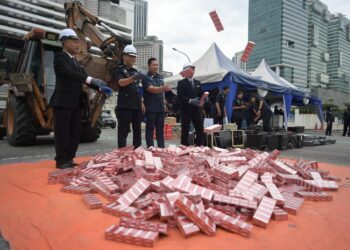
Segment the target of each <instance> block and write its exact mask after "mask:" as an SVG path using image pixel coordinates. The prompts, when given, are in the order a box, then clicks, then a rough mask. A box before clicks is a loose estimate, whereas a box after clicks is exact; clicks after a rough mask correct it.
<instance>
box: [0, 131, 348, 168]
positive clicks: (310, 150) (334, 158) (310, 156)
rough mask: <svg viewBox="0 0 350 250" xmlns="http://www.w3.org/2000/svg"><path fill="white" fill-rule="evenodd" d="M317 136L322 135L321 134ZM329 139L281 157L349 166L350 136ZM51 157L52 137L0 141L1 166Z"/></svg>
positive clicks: (86, 149)
mask: <svg viewBox="0 0 350 250" xmlns="http://www.w3.org/2000/svg"><path fill="white" fill-rule="evenodd" d="M116 133H117V130H116V129H104V130H103V132H102V135H101V138H100V139H99V140H98V141H97V142H95V143H83V144H80V146H79V150H78V154H77V155H78V156H85V155H94V154H97V153H101V152H107V151H110V150H112V149H114V148H115V147H116V145H117V142H116V138H117V136H116ZM309 133H314V132H309ZM318 134H320V135H321V133H318ZM143 138H144V137H143ZM332 138H334V139H336V140H337V143H336V144H335V145H325V146H316V147H304V148H301V149H292V150H286V151H283V152H282V155H283V156H286V157H291V158H304V159H307V160H316V161H319V162H326V163H331V164H337V165H344V166H350V137H342V136H340V134H337V133H334V136H333V137H332ZM128 139H129V142H128V143H129V144H130V143H131V139H132V136H131V135H129V138H128ZM169 143H176V142H171V141H170V142H169V141H167V144H169ZM53 158H54V141H53V137H52V136H46V137H39V138H38V140H37V143H36V145H34V146H30V147H11V146H9V145H8V143H7V141H6V140H0V165H3V164H11V163H17V162H35V161H38V160H46V159H53Z"/></svg>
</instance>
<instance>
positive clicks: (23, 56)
mask: <svg viewBox="0 0 350 250" xmlns="http://www.w3.org/2000/svg"><path fill="white" fill-rule="evenodd" d="M64 7H65V10H66V23H67V27H68V28H71V29H74V30H75V31H76V33H77V34H78V36H79V38H80V53H79V54H78V55H77V59H78V61H79V63H80V64H81V65H83V66H84V68H85V70H86V71H87V73H88V75H89V76H92V77H96V78H100V79H103V80H105V81H106V82H108V83H109V85H110V87H112V88H113V89H115V90H117V89H118V86H115V84H113V82H112V75H113V72H114V71H115V69H116V67H117V64H118V63H120V60H121V57H122V51H123V49H124V46H125V45H127V44H130V43H131V39H130V37H128V36H125V34H124V35H123V34H122V33H120V34H119V33H118V31H116V30H113V29H111V28H110V27H109V26H108V25H107V24H105V23H104V22H103V21H101V20H100V19H99V18H98V17H97V16H94V15H92V14H91V13H89V12H88V11H87V10H85V9H84V7H83V6H82V4H81V3H79V2H78V1H74V2H66V3H65V4H64ZM97 25H98V26H100V27H102V28H103V29H104V30H105V31H107V32H108V33H109V34H111V35H110V36H109V37H106V35H105V34H104V33H102V32H101V30H100V28H97V27H96V26H97ZM3 37H4V36H3V35H0V42H1V41H2V40H1V39H3ZM19 40H21V39H19ZM87 40H90V42H91V44H92V45H93V46H95V47H97V48H99V50H100V55H99V56H98V55H95V54H91V53H90V51H89V46H88V41H87ZM4 41H5V40H4ZM18 43H22V44H21V45H18V48H17V50H16V52H17V57H15V60H11V58H10V57H9V56H6V55H5V56H3V54H4V53H2V54H0V56H1V57H0V64H1V63H2V64H4V65H5V66H4V67H5V68H4V69H3V70H0V86H1V84H8V86H9V88H8V94H7V100H6V108H5V110H4V111H3V112H0V124H2V126H1V125H0V128H2V129H0V138H2V135H3V134H4V133H1V131H3V130H4V129H6V137H7V140H8V142H9V143H10V145H13V146H24V145H31V144H33V143H34V142H35V140H36V136H37V135H46V134H49V133H50V132H52V131H53V112H52V108H50V107H49V106H48V104H49V101H50V99H51V96H52V94H53V91H54V89H55V73H54V68H53V58H54V55H55V53H57V52H58V51H60V50H61V49H62V48H61V43H60V42H59V41H58V34H55V33H51V32H45V31H44V30H42V29H33V30H32V31H31V32H29V33H28V34H27V35H26V36H25V37H24V39H22V40H21V42H18ZM4 44H5V45H4V46H5V48H4V49H2V50H3V51H9V50H11V51H12V50H13V48H12V49H11V48H9V47H7V45H10V44H12V43H7V42H4ZM20 47H21V48H20ZM0 49H1V47H0ZM0 53H1V50H0ZM14 65H16V66H14ZM2 71H3V72H2ZM2 77H3V78H2ZM83 93H84V98H83V114H82V115H83V121H82V122H83V123H82V131H81V135H80V141H81V142H94V141H96V140H97V139H98V138H99V136H100V134H101V128H102V120H101V112H102V108H103V105H104V103H105V100H106V96H105V95H104V94H100V93H98V92H96V91H94V90H91V89H89V88H88V87H86V86H83ZM0 111H1V110H0Z"/></svg>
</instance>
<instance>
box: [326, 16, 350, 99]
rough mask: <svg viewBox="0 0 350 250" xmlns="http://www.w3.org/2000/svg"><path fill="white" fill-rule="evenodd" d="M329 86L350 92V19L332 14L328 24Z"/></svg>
mask: <svg viewBox="0 0 350 250" xmlns="http://www.w3.org/2000/svg"><path fill="white" fill-rule="evenodd" d="M328 52H329V54H330V58H329V63H328V73H329V78H330V79H329V87H330V88H331V89H334V90H336V91H339V92H345V93H350V20H349V19H348V18H346V17H345V16H343V15H341V14H337V15H332V16H331V20H330V22H329V26H328Z"/></svg>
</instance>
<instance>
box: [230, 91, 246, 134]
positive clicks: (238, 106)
mask: <svg viewBox="0 0 350 250" xmlns="http://www.w3.org/2000/svg"><path fill="white" fill-rule="evenodd" d="M243 95H244V93H243V91H238V93H237V97H236V100H235V102H234V104H233V116H232V123H236V125H237V128H238V129H241V128H242V121H243V118H244V111H245V110H246V109H247V106H245V104H244V102H243Z"/></svg>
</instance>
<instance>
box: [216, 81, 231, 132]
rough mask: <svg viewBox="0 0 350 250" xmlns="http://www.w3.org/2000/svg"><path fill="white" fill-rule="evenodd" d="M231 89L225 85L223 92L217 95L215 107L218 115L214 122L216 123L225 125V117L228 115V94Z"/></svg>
mask: <svg viewBox="0 0 350 250" xmlns="http://www.w3.org/2000/svg"><path fill="white" fill-rule="evenodd" d="M229 91H230V88H229V87H227V86H225V87H224V88H223V91H222V92H219V93H218V94H217V96H216V100H215V108H216V116H215V119H214V123H215V124H221V125H224V122H223V121H224V118H225V116H226V114H227V113H226V107H225V104H226V96H227V93H228V92H229Z"/></svg>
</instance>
